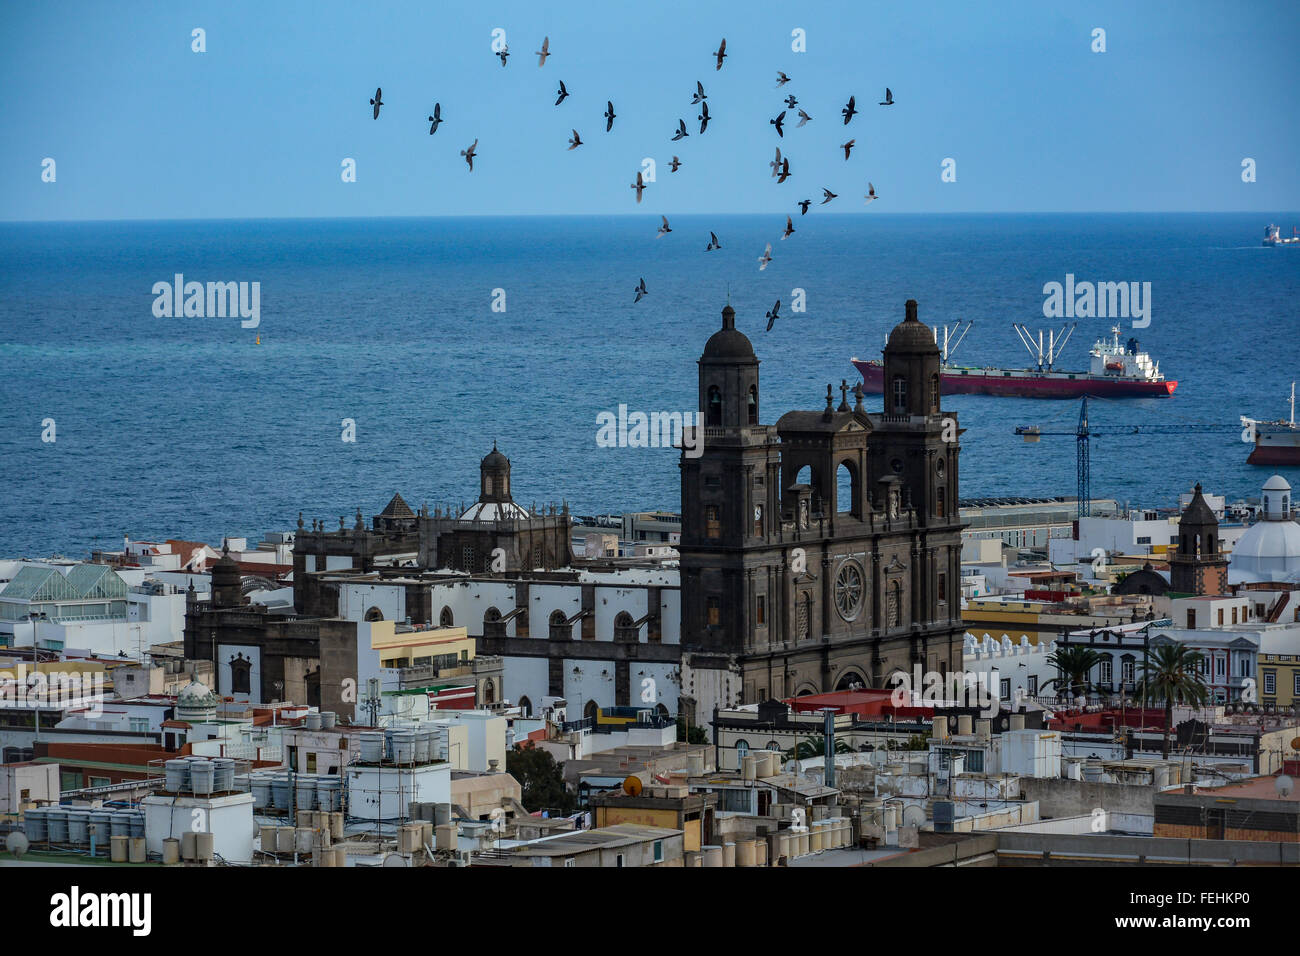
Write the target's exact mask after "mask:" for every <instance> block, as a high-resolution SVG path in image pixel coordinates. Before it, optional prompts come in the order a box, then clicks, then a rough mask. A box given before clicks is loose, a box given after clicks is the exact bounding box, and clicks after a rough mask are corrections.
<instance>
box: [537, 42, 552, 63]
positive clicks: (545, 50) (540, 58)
mask: <svg viewBox="0 0 1300 956" xmlns="http://www.w3.org/2000/svg"><path fill="white" fill-rule="evenodd" d="M550 55H551V38H550V37H542V48H541V49H540V50H538V51H537V66H538V67H539V68H541V67H543V66H545V65H546V58H547V57H548V56H550Z"/></svg>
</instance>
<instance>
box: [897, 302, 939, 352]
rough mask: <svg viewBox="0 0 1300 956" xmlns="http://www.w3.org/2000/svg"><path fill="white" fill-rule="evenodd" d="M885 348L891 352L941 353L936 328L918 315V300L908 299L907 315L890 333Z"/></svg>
mask: <svg viewBox="0 0 1300 956" xmlns="http://www.w3.org/2000/svg"><path fill="white" fill-rule="evenodd" d="M885 348H887V349H888V350H890V351H891V352H926V353H928V352H933V353H934V354H936V355H938V354H939V345H938V343H936V342H935V340H934V330H933V329H932V328H930V327H929V326H928V325H926V324H925V323H924V322H922V321H921V320H920V319H918V318H917V317H916V300H915V299H908V300H907V316H906V318H904V319H903V321H902V322H899V323H898V324H897V325H896V326H894V331H892V332H890V333H889V342H888V343H887V344H886V345H885Z"/></svg>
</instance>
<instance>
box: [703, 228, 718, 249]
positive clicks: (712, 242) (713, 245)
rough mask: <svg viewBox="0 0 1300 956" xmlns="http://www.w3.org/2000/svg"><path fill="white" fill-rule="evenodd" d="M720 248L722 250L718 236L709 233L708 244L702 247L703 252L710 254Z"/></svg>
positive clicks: (714, 233)
mask: <svg viewBox="0 0 1300 956" xmlns="http://www.w3.org/2000/svg"><path fill="white" fill-rule="evenodd" d="M721 248H722V243H720V242H718V234H717V233H716V232H710V233H709V244H708V245H707V246H705V247H704V251H705V252H712V251H713V250H714V249H721Z"/></svg>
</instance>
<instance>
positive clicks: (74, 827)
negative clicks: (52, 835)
mask: <svg viewBox="0 0 1300 956" xmlns="http://www.w3.org/2000/svg"><path fill="white" fill-rule="evenodd" d="M68 842H69V843H72V844H75V845H77V846H85V845H86V844H87V843H89V842H90V811H89V810H69V811H68Z"/></svg>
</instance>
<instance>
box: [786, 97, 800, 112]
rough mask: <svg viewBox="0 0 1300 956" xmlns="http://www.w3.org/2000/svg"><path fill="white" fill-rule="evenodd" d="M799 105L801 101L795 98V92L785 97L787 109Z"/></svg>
mask: <svg viewBox="0 0 1300 956" xmlns="http://www.w3.org/2000/svg"><path fill="white" fill-rule="evenodd" d="M798 105H799V101H798V100H797V99H795V98H794V94H793V93H791V94H790V95H789V96H787V97H786V98H785V107H786V109H790V110H792V109H794V108H795V107H796V106H798Z"/></svg>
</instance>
